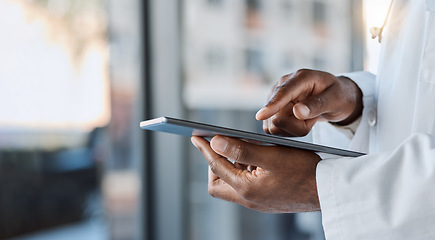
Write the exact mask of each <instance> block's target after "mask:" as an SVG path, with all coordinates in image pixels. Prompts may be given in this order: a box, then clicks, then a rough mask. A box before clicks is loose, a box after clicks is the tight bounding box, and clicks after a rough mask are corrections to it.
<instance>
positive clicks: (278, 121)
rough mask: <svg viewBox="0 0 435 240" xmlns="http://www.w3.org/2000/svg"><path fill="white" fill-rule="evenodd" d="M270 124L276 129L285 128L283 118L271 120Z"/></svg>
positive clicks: (285, 124) (285, 123) (285, 122)
mask: <svg viewBox="0 0 435 240" xmlns="http://www.w3.org/2000/svg"><path fill="white" fill-rule="evenodd" d="M272 124H273V125H274V126H276V127H277V128H285V127H286V126H287V121H286V120H285V119H284V118H273V119H272Z"/></svg>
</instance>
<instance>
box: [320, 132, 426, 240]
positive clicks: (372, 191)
mask: <svg viewBox="0 0 435 240" xmlns="http://www.w3.org/2000/svg"><path fill="white" fill-rule="evenodd" d="M434 186H435V136H432V135H427V134H416V135H414V136H412V137H410V138H409V139H408V140H407V141H405V142H404V143H403V144H402V145H401V146H399V147H398V148H397V149H395V150H394V151H393V152H385V153H379V154H370V155H366V156H363V157H359V158H340V159H329V160H322V161H320V163H319V164H318V166H317V188H318V194H319V199H320V205H321V209H322V221H323V226H324V231H325V235H326V238H327V239H344V240H347V239H435V227H434V226H435V190H434Z"/></svg>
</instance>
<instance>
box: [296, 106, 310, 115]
mask: <svg viewBox="0 0 435 240" xmlns="http://www.w3.org/2000/svg"><path fill="white" fill-rule="evenodd" d="M295 108H296V110H297V111H298V112H299V113H300V114H301V115H302V116H303V117H305V118H306V117H308V116H309V115H310V109H309V108H308V107H307V105H305V104H296V105H295Z"/></svg>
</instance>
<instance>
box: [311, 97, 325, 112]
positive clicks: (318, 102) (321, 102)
mask: <svg viewBox="0 0 435 240" xmlns="http://www.w3.org/2000/svg"><path fill="white" fill-rule="evenodd" d="M312 99H313V102H314V104H313V105H314V106H313V107H315V108H316V110H322V109H323V107H324V106H325V99H324V98H323V97H322V96H314V97H313V98H312Z"/></svg>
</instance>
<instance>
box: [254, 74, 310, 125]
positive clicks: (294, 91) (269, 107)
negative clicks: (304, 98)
mask: <svg viewBox="0 0 435 240" xmlns="http://www.w3.org/2000/svg"><path fill="white" fill-rule="evenodd" d="M307 71H308V70H307ZM307 77H308V75H307V74H306V73H305V72H303V71H300V72H296V73H295V74H293V75H292V76H291V77H290V78H289V79H288V80H287V81H285V82H284V83H283V84H281V85H279V86H277V87H276V88H275V90H274V92H273V94H272V97H271V98H270V99H269V101H268V103H267V104H266V106H264V107H263V108H262V109H260V110H259V111H258V112H257V114H256V115H255V117H256V119H257V120H259V121H261V120H265V119H267V118H269V117H271V116H272V115H274V114H276V113H277V112H279V111H280V110H281V109H282V108H283V107H285V106H286V105H287V104H289V103H290V102H292V101H293V100H295V99H296V98H298V97H299V96H300V95H308V93H310V92H311V91H312V88H313V81H308V80H309V79H306V78H307Z"/></svg>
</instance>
